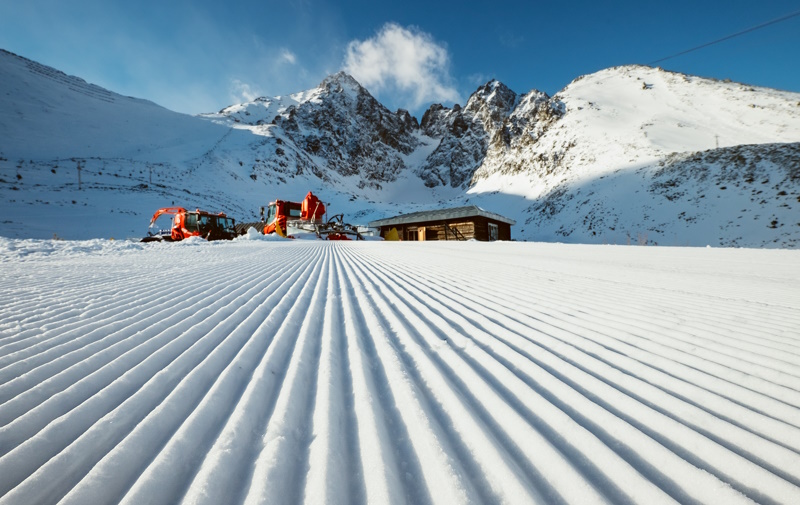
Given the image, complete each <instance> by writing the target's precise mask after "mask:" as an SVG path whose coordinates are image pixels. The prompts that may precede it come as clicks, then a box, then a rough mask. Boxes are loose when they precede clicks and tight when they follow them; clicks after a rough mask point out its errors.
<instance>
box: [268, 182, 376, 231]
mask: <svg viewBox="0 0 800 505" xmlns="http://www.w3.org/2000/svg"><path fill="white" fill-rule="evenodd" d="M261 218H262V220H263V222H264V234H265V235H269V234H270V233H277V234H278V235H280V236H282V237H287V238H296V237H297V236H300V235H308V234H312V233H313V234H316V236H317V237H318V238H321V239H326V240H353V239H356V240H363V237H362V236H361V234H360V233H359V232H358V230H357V229H356V227H355V226H352V225H349V224H346V223H344V215H343V214H336V215H335V216H332V217H331V218H329V219H327V220H326V219H325V204H324V203H322V201H321V200H320V199H319V198H317V197H316V196H315V195H314V194H313V193H312V192H311V191H309V192H308V194H307V195H306V197H305V198H304V199H303V201H302V202H289V201H286V200H275V201H274V202H271V203H270V204H269V205H268V206H267V212H266V216H264V207H261Z"/></svg>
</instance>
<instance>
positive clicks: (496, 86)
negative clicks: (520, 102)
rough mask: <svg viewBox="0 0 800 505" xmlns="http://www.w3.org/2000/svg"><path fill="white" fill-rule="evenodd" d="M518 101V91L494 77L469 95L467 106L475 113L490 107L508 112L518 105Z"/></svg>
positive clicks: (499, 111) (501, 111) (493, 109)
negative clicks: (512, 89)
mask: <svg viewBox="0 0 800 505" xmlns="http://www.w3.org/2000/svg"><path fill="white" fill-rule="evenodd" d="M516 102H517V94H516V93H514V92H513V91H511V89H509V88H508V86H506V85H505V84H503V83H502V82H500V81H498V80H496V79H492V80H491V81H489V82H487V83H486V84H484V85H483V86H480V87H479V88H478V89H477V90H476V91H475V92H474V93H473V94H472V95H471V96H470V97H469V99H468V100H467V105H466V107H465V108H466V109H467V110H469V111H472V112H475V113H479V112H480V111H482V110H483V111H485V110H488V109H491V110H492V112H494V111H497V112H498V113H508V112H510V111H511V110H512V109H513V108H514V107H515V106H516Z"/></svg>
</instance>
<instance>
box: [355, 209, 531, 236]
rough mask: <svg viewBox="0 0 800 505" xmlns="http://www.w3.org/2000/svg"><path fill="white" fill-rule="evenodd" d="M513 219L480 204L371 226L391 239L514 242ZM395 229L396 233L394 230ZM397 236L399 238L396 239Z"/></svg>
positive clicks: (385, 220)
mask: <svg viewBox="0 0 800 505" xmlns="http://www.w3.org/2000/svg"><path fill="white" fill-rule="evenodd" d="M515 224H517V223H516V221H514V220H513V219H509V218H507V217H504V216H501V215H500V214H495V213H494V212H489V211H486V210H483V209H482V208H480V207H478V206H476V205H470V206H467V207H456V208H453V209H441V210H430V211H425V212H414V213H412V214H403V215H401V216H396V217H390V218H388V219H379V220H377V221H372V222H371V223H369V226H370V228H379V229H380V233H381V237H383V238H385V239H387V240H391V239H393V238H394V239H396V240H397V239H399V240H470V239H475V240H481V241H492V240H511V226H512V225H515ZM392 230H394V231H392ZM395 237H396V238H395Z"/></svg>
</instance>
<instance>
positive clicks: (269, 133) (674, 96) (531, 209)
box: [0, 50, 800, 248]
mask: <svg viewBox="0 0 800 505" xmlns="http://www.w3.org/2000/svg"><path fill="white" fill-rule="evenodd" d="M326 86H327V87H326ZM343 98H346V99H343ZM362 100H363V102H362ZM365 104H368V105H369V106H366V105H365ZM798 104H800V94H798V93H791V92H784V91H778V90H771V89H766V88H757V87H751V86H748V85H745V84H740V83H732V82H722V81H715V80H711V79H704V78H700V77H694V76H687V75H682V74H676V73H672V72H665V71H663V70H661V69H656V68H649V67H643V66H625V67H616V68H611V69H606V70H602V71H599V72H596V73H594V74H591V75H587V76H584V77H581V78H579V79H576V80H575V81H574V82H572V83H571V84H570V85H569V86H567V87H566V88H565V89H564V90H562V91H561V92H559V93H558V94H556V95H555V96H554V97H547V96H546V95H545V94H543V93H540V92H537V91H535V90H533V91H531V92H529V93H527V94H525V95H517V94H515V93H514V92H513V91H511V90H509V89H508V88H506V87H505V86H503V85H502V84H501V83H499V82H497V81H492V82H490V83H488V84H487V85H484V86H481V87H480V88H479V89H478V90H477V91H476V92H475V93H474V94H473V95H472V96H471V97H470V99H469V100H468V102H467V105H466V106H465V107H464V108H463V109H461V112H459V113H456V112H455V109H453V110H451V109H441V108H440V109H436V110H438V111H439V112H438V113H437V114H438V115H439V116H441V118H443V119H442V121H441V122H440V124H439V123H437V124H436V125H433V127H432V128H431V129H429V130H423V129H420V128H417V127H416V126H415V123H414V122H413V120H411V118H410V117H408V118H407V119H408V121H407V122H403V121H405V120H403V121H401V120H400V119H399V118H400V116H398V115H395V113H391V112H389V111H388V110H385V109H384V108H382V106H380V104H378V103H377V102H375V101H374V100H373V99H372V97H371V96H369V94H368V92H366V91H365V90H362V89H360V88H359V86H358V83H356V82H355V81H354V80H353V79H352V78H351V77H349V76H347V75H346V74H342V73H339V74H336V75H333V76H330V77H328V78H326V79H325V81H323V83H322V84H321V85H320V87H317V88H314V89H311V90H307V91H304V92H300V93H295V94H292V95H288V96H284V97H275V98H270V97H261V98H258V99H256V100H254V101H252V102H249V103H245V104H234V105H231V106H230V107H227V108H225V109H223V110H221V111H219V112H217V113H210V114H203V115H201V116H197V117H192V116H187V115H184V114H178V113H174V112H171V111H168V110H166V109H164V108H162V107H159V106H157V105H155V104H153V103H151V102H148V101H146V100H141V99H136V98H131V97H124V96H121V95H119V94H116V93H113V92H112V91H108V90H104V89H102V88H100V87H98V86H95V85H93V84H89V83H87V82H85V81H83V80H82V79H80V78H78V77H72V76H68V75H66V74H64V73H62V72H60V71H58V70H56V69H53V68H50V67H47V66H45V65H41V64H38V63H36V62H33V61H30V60H27V59H25V58H23V57H20V56H16V55H13V54H11V53H8V52H5V51H2V50H0V111H2V112H3V113H2V114H0V215H2V218H0V235H1V236H4V237H14V238H38V239H46V238H53V237H58V238H66V239H93V238H111V237H113V238H116V239H126V238H135V237H142V236H143V235H144V234H145V233H146V230H147V224H148V222H149V220H150V217H151V216H152V215H153V212H155V210H156V209H158V208H161V207H165V206H183V207H186V208H192V209H193V208H202V209H205V210H209V211H213V212H219V211H224V212H226V213H227V214H228V215H230V216H232V217H234V218H236V219H237V220H238V221H239V222H251V221H255V220H257V219H258V209H259V207H261V206H264V205H266V204H267V203H269V202H270V201H273V200H275V199H284V200H291V201H299V200H300V199H302V198H303V196H304V195H305V194H306V193H307V192H308V191H313V192H314V193H315V194H317V195H318V196H320V198H322V199H323V201H325V202H326V203H327V204H329V205H328V208H329V209H330V211H331V214H339V213H344V214H345V219H346V220H347V221H348V222H350V223H352V224H356V225H366V224H367V223H369V222H370V221H373V220H377V219H383V218H386V217H391V216H395V215H398V214H403V213H410V212H416V211H420V210H430V209H440V208H446V207H458V206H463V205H478V206H481V207H483V208H485V209H487V210H489V211H492V212H496V213H499V214H501V215H504V216H506V217H509V218H511V219H514V220H515V221H516V222H517V224H516V225H515V226H514V227H513V228H512V238H514V239H517V240H532V241H551V242H555V241H558V242H570V243H601V244H628V243H647V244H657V245H670V246H686V245H691V246H705V245H707V244H710V245H712V246H719V245H724V246H742V247H776V248H796V247H797V246H798V244H799V243H800V220H798V219H797V215H798V212H797V211H798V205H800V176H798V173H797V170H796V169H795V168H794V167H797V166H798V163H800V105H798ZM300 109H302V111H300V112H298V111H299V110H300ZM434 109H435V108H434ZM434 109H431V110H434ZM293 114H294V115H295V119H298V117H299V120H298V121H294V120H293V119H292V117H293ZM437 114H433V116H436V115H437ZM276 116H277V117H278V118H279V120H278V121H276V122H274V123H273V120H275V118H276ZM456 116H458V118H459V121H461V123H459V124H460V126H459V128H467V129H466V130H465V131H463V132H461V133H459V134H454V133H452V132H449V129H450V127H452V126H453V124H450V123H448V122H447V121H448V119H447V118H450V121H451V123H452V121H455V119H454V118H456ZM403 117H405V116H403ZM384 120H386V121H384ZM434 122H435V121H434ZM462 123H463V124H462ZM389 124H391V125H393V126H391V128H388V127H387V126H386V125H389ZM354 125H361V126H358V127H356V126H354ZM400 125H402V128H400ZM429 126H430V125H429ZM293 128H297V131H294V130H292V129H293ZM380 128H388V129H386V130H383V131H378V130H379V129H380ZM459 128H456V129H455V130H459ZM365 130H366V131H365ZM373 130H374V131H373ZM402 132H404V133H402ZM426 132H427V133H429V134H430V135H432V136H428V135H426V134H425V133H426ZM381 135H384V138H388V139H395V140H397V142H398V144H397V145H395V146H394V147H391V146H390V145H389V144H385V143H383V142H382V141H380V139H381ZM353 144H357V146H360V150H359V149H355V148H354V146H353ZM390 144H391V142H390ZM484 144H487V145H484ZM373 148H374V149H373ZM481 149H483V150H481ZM431 166H435V167H437V168H436V169H437V170H439V171H440V172H441V173H439V174H438V175H439V177H434V176H432V175H431V173H427V175H426V173H425V171H426V170H428V171H430V170H431ZM473 168H474V169H475V172H474V174H472V172H471V170H472V169H473ZM350 169H352V173H351V174H350V175H343V174H346V173H348V170H350ZM337 170H339V171H338V172H337ZM465 171H466V172H469V173H465ZM352 174H355V175H352ZM423 176H426V177H427V178H425V177H423ZM463 177H466V181H465V184H466V185H465V186H457V187H452V186H450V185H442V184H439V185H437V186H435V187H433V188H430V187H426V186H425V183H426V182H427V183H432V182H436V181H438V180H439V179H441V181H442V182H446V181H448V180H450V181H452V180H461V179H462V178H463Z"/></svg>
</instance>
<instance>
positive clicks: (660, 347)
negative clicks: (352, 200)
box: [0, 234, 800, 504]
mask: <svg viewBox="0 0 800 505" xmlns="http://www.w3.org/2000/svg"><path fill="white" fill-rule="evenodd" d="M799 254H800V253H798V252H797V251H787V250H751V249H717V248H653V247H623V246H602V245H564V244H537V243H480V242H466V243H464V242H461V243H453V242H449V243H444V242H439V243H393V244H392V243H386V242H353V243H333V242H322V241H288V240H274V239H272V240H268V239H265V238H263V237H260V236H258V235H255V234H251V235H248V236H245V237H242V238H239V239H237V240H235V241H232V242H212V243H207V242H204V241H202V240H199V239H197V240H187V241H184V242H181V243H174V244H159V243H155V244H152V243H151V244H141V243H137V242H128V241H119V240H118V241H110V240H90V241H55V240H30V239H29V240H19V239H7V238H0V280H2V282H0V304H2V307H3V308H2V309H1V310H0V504H6V503H8V504H22V503H25V504H28V503H56V502H59V503H80V504H83V503H126V504H127V503H129V504H139V503H165V504H167V503H169V504H172V503H198V504H199V503H209V504H218V503H248V504H250V503H314V504H316V503H342V504H358V503H415V504H426V503H427V504H455V503H514V504H517V503H581V504H584V503H647V504H652V503H674V502H680V503H726V504H728V503H752V502H758V503H784V504H792V503H800V471H798V469H800V393H798V391H800V365H799V364H798V363H800V359H799V358H800V330H798V328H800V287H798V286H800V255H799Z"/></svg>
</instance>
